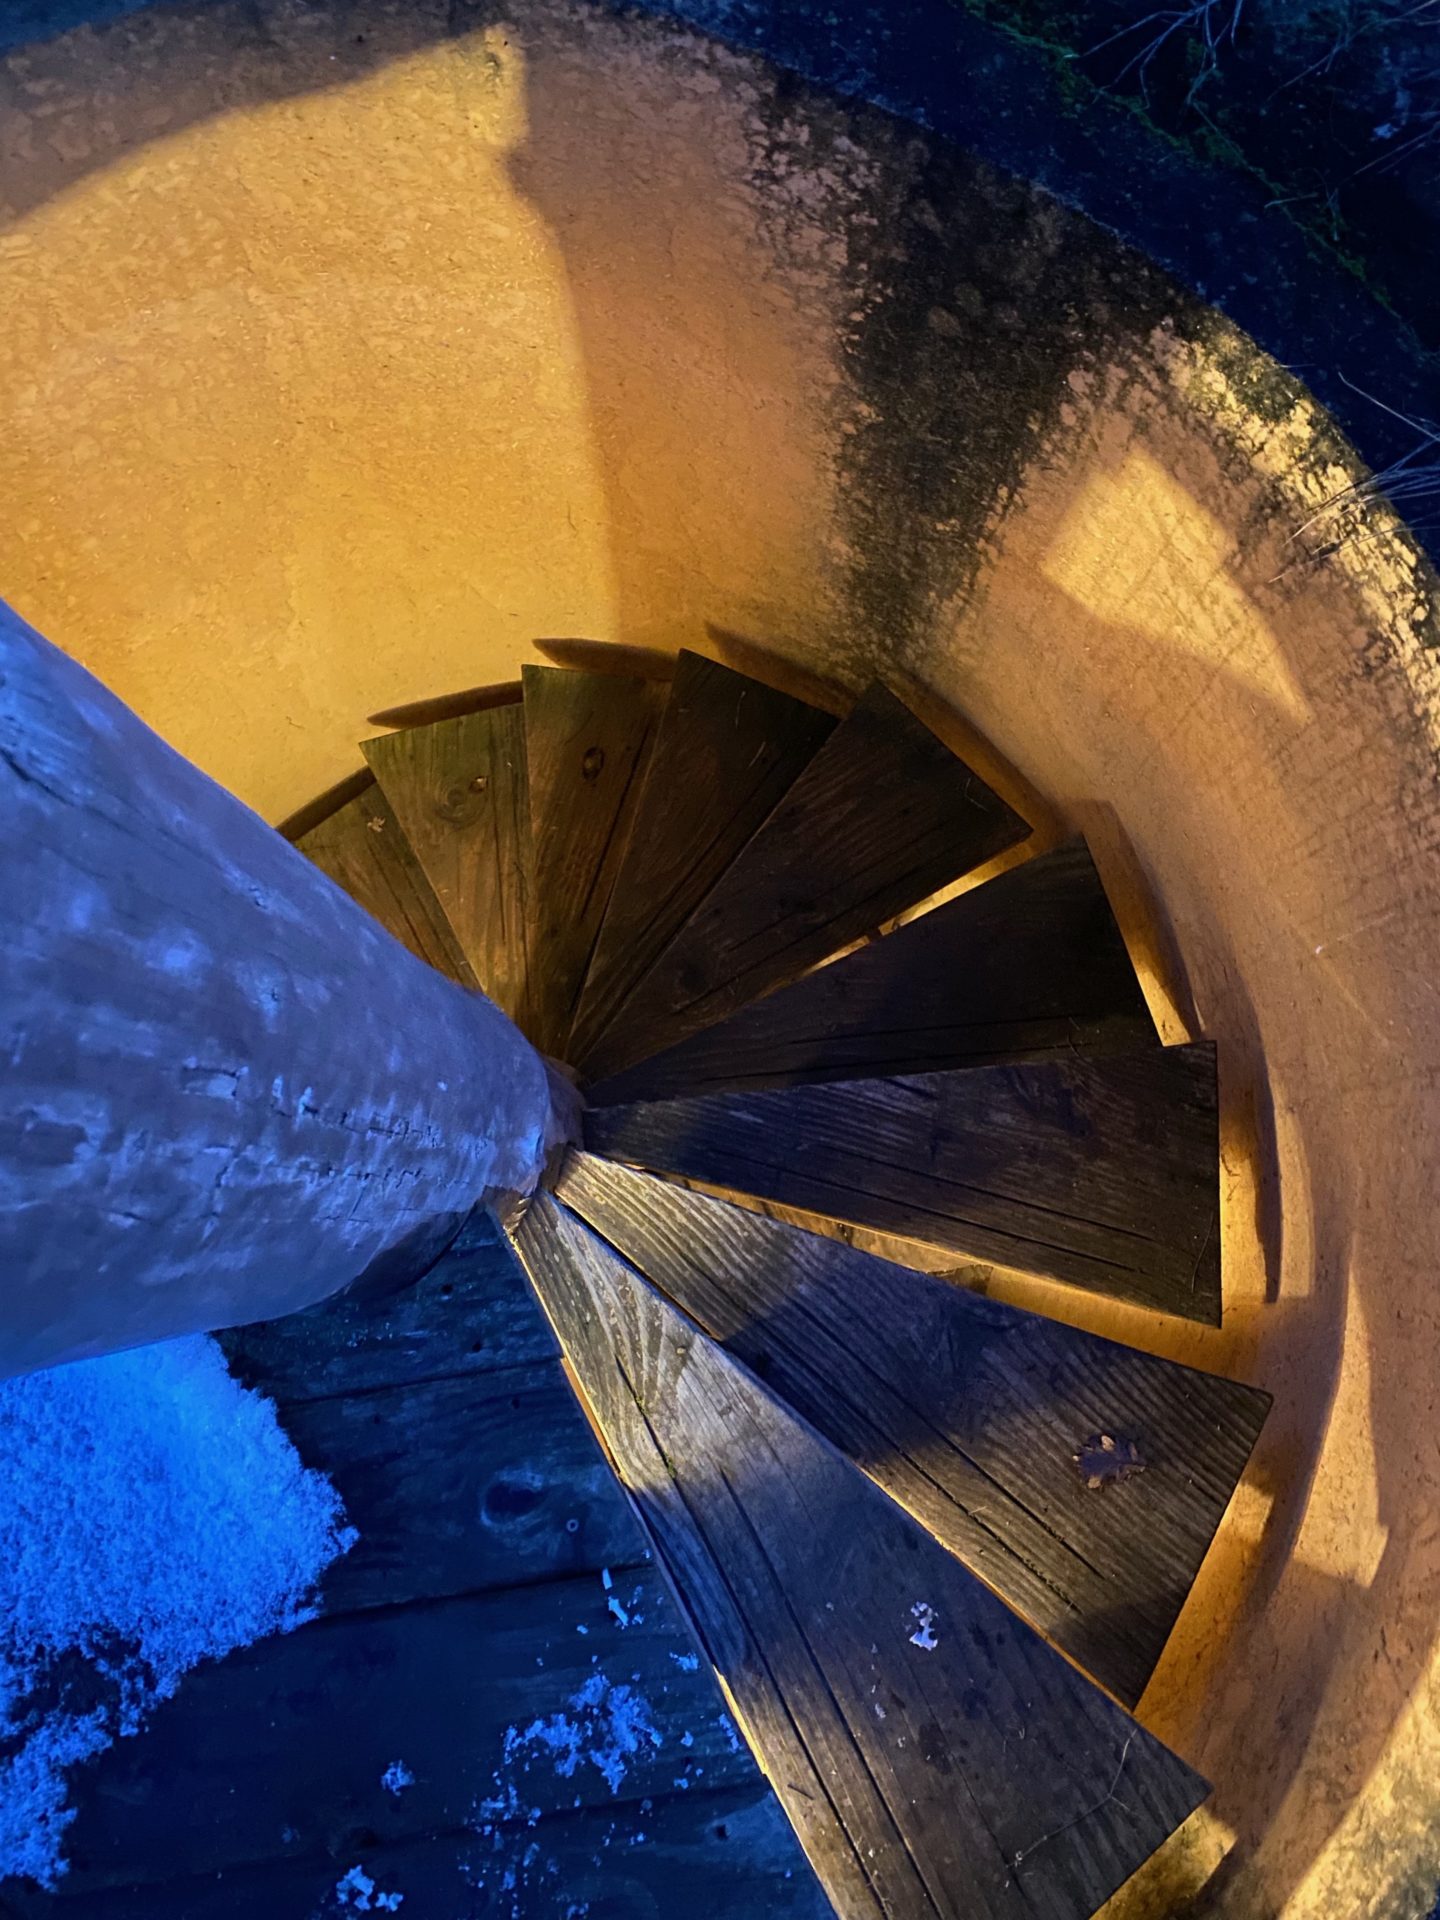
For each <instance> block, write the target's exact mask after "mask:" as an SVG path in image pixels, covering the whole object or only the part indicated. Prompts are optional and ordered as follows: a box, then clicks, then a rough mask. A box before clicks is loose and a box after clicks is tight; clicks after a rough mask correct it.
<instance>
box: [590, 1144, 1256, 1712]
mask: <svg viewBox="0 0 1440 1920" xmlns="http://www.w3.org/2000/svg"><path fill="white" fill-rule="evenodd" d="M557 1192H558V1194H559V1196H560V1198H561V1199H562V1200H563V1201H564V1202H565V1203H566V1205H567V1206H569V1207H570V1208H571V1210H572V1211H573V1212H575V1213H578V1214H580V1215H581V1216H582V1217H583V1218H584V1219H585V1220H586V1221H587V1222H588V1223H589V1224H590V1226H592V1227H593V1228H594V1229H595V1231H596V1232H597V1233H599V1234H600V1235H602V1237H603V1238H604V1239H605V1240H607V1241H608V1242H609V1243H610V1245H611V1246H613V1247H614V1248H615V1249H616V1250H617V1252H619V1253H620V1254H621V1255H622V1256H623V1257H624V1258H625V1259H626V1260H627V1261H629V1263H630V1264H631V1265H632V1266H634V1267H636V1268H638V1269H639V1271H640V1272H641V1273H643V1274H644V1275H645V1277H646V1278H647V1279H648V1280H651V1281H653V1282H654V1284H655V1285H656V1286H657V1287H659V1288H660V1289H661V1290H662V1291H663V1292H664V1293H665V1294H666V1296H667V1297H668V1298H669V1299H671V1300H673V1301H674V1302H675V1304H676V1306H678V1307H680V1308H681V1309H682V1310H683V1311H684V1312H685V1313H686V1314H688V1315H689V1317H690V1318H691V1319H692V1320H694V1321H695V1322H696V1323H697V1324H698V1325H699V1326H701V1327H703V1328H704V1329H705V1331H706V1332H707V1333H708V1334H710V1335H711V1337H712V1338H713V1339H716V1340H719V1341H720V1342H721V1343H722V1344H723V1345H724V1346H725V1348H726V1349H727V1351H728V1352H730V1353H733V1354H734V1355H735V1356H736V1358H737V1359H739V1360H742V1361H743V1362H744V1363H745V1365H746V1366H748V1367H749V1368H750V1370H751V1371H752V1372H753V1373H755V1374H757V1375H758V1376H759V1377H760V1378H761V1379H762V1380H763V1381H764V1382H765V1384H766V1385H767V1386H768V1387H769V1388H770V1389H771V1390H772V1391H773V1392H774V1393H775V1394H776V1395H777V1396H778V1397H779V1398H780V1399H782V1400H783V1401H785V1402H786V1404H787V1405H789V1406H791V1407H793V1408H794V1409H795V1411H796V1412H797V1413H799V1414H801V1415H802V1416H803V1417H804V1418H805V1419H807V1420H808V1421H809V1422H810V1423H811V1425H812V1426H814V1427H816V1428H818V1429H819V1431H820V1432H821V1433H823V1434H824V1435H825V1437H826V1438H827V1439H828V1440H830V1441H831V1442H832V1443H833V1444H834V1445H835V1446H837V1447H838V1448H839V1449H840V1451H841V1452H842V1453H844V1454H845V1455H846V1456H847V1457H848V1458H849V1459H851V1460H853V1461H854V1462H855V1463H856V1465H857V1466H859V1467H861V1468H862V1469H863V1470H864V1471H865V1472H866V1473H867V1474H869V1476H870V1477H871V1479H873V1480H874V1481H875V1482H876V1484H877V1485H878V1486H880V1487H883V1488H884V1490H885V1491H886V1492H887V1493H888V1494H890V1495H891V1497H892V1498H893V1499H895V1500H898V1501H899V1502H900V1504H901V1505H902V1506H903V1507H905V1508H906V1509H907V1510H908V1511H909V1512H910V1513H913V1514H914V1515H915V1516H916V1518H917V1519H919V1520H920V1521H921V1522H922V1523H923V1524H924V1525H925V1526H926V1527H927V1528H928V1529H929V1531H930V1532H931V1533H933V1534H934V1535H935V1537H936V1539H937V1540H939V1541H940V1542H941V1544H942V1545H944V1546H946V1547H948V1548H949V1549H950V1550H951V1552H952V1553H954V1554H956V1555H957V1556H958V1557H959V1558H960V1559H961V1560H963V1561H964V1563H965V1565H966V1566H968V1567H969V1568H970V1569H971V1571H972V1572H973V1573H977V1574H979V1575H980V1577H981V1578H982V1579H983V1580H985V1582H986V1583H987V1584H988V1585H989V1586H991V1587H993V1588H994V1589H995V1591H996V1592H997V1593H998V1594H1000V1596H1001V1597H1002V1598H1003V1599H1005V1600H1007V1601H1008V1602H1009V1603H1010V1604H1011V1605H1012V1606H1013V1607H1015V1608H1016V1609H1017V1610H1018V1611H1019V1612H1020V1613H1022V1614H1023V1615H1024V1616H1025V1618H1026V1619H1028V1620H1030V1621H1031V1622H1032V1623H1033V1624H1034V1625H1035V1626H1036V1627H1038V1628H1039V1629H1040V1631H1041V1632H1042V1633H1044V1634H1045V1635H1046V1637H1047V1638H1048V1639H1050V1640H1051V1641H1053V1642H1054V1644H1055V1645H1056V1646H1058V1647H1061V1648H1063V1649H1064V1651H1065V1652H1066V1653H1068V1654H1069V1655H1070V1656H1071V1658H1072V1659H1074V1660H1077V1661H1078V1662H1079V1663H1080V1664H1081V1665H1082V1666H1084V1667H1086V1668H1087V1669H1088V1670H1089V1671H1090V1672H1091V1673H1093V1674H1094V1675H1095V1677H1096V1678H1097V1679H1098V1680H1100V1681H1102V1682H1103V1683H1104V1684H1105V1685H1106V1686H1107V1687H1108V1688H1109V1689H1110V1691H1111V1692H1112V1693H1114V1694H1116V1695H1117V1696H1118V1697H1119V1698H1120V1699H1121V1700H1123V1701H1124V1702H1125V1703H1126V1704H1127V1705H1130V1706H1133V1705H1134V1704H1135V1702H1136V1701H1137V1700H1138V1699H1139V1697H1140V1695H1141V1693H1142V1692H1143V1691H1144V1688H1145V1685H1146V1682H1147V1681H1148V1680H1149V1678H1150V1675H1151V1673H1152V1671H1153V1670H1154V1666H1155V1663H1156V1661H1157V1660H1158V1659H1159V1657H1160V1653H1161V1651H1162V1649H1163V1647H1164V1645H1165V1642H1166V1640H1167V1638H1168V1637H1169V1634H1170V1630H1171V1628H1172V1627H1173V1626H1174V1624H1175V1620H1176V1617H1177V1616H1178V1614H1179V1612H1180V1608H1181V1607H1182V1606H1183V1604H1184V1602H1185V1597H1186V1595H1187V1594H1188V1593H1189V1591H1190V1587H1191V1585H1192V1583H1193V1581H1194V1579H1195V1575H1196V1573H1197V1572H1198V1571H1199V1568H1200V1563H1201V1561H1202V1560H1203V1558H1204V1556H1205V1552H1206V1549H1207V1548H1208V1547H1209V1544H1210V1541H1211V1539H1212V1537H1213V1535H1214V1533H1215V1529H1216V1527H1217V1526H1218V1525H1219V1523H1220V1520H1221V1517H1222V1515H1223V1514H1224V1512H1225V1508H1226V1506H1227V1504H1228V1502H1229V1500H1230V1496H1231V1494H1232V1493H1233V1492H1234V1489H1235V1485H1236V1482H1237V1481H1238V1480H1239V1478H1240V1475H1241V1473H1242V1472H1243V1471H1244V1468H1245V1463H1246V1461H1247V1459H1248V1458H1249V1455H1250V1451H1251V1448H1252V1447H1253V1446H1254V1444H1255V1440H1256V1437H1257V1436H1258V1434H1259V1431H1260V1428H1261V1425H1262V1423H1263V1421H1264V1419H1265V1414H1266V1411H1267V1409H1268V1407H1269V1404H1270V1396H1269V1395H1268V1394H1266V1393H1262V1392H1260V1391H1259V1390H1258V1389H1256V1388H1253V1387H1247V1386H1243V1385H1241V1384H1240V1383H1239V1382H1238V1381H1234V1380H1224V1379H1219V1378H1217V1377H1216V1376H1214V1375H1212V1374H1205V1373H1197V1372H1196V1371H1194V1369H1192V1368H1190V1367H1182V1366H1177V1365H1175V1364H1174V1363H1173V1362H1171V1361H1168V1360H1162V1359H1158V1358H1156V1357H1155V1356H1154V1355H1152V1354H1147V1353H1140V1352H1138V1351H1136V1350H1134V1349H1133V1348H1129V1347H1123V1346H1120V1345H1118V1344H1117V1343H1116V1342H1114V1341H1112V1340H1102V1339H1099V1338H1098V1337H1097V1336H1095V1335H1094V1334H1088V1333H1082V1332H1081V1331H1080V1330H1079V1329H1078V1328H1075V1327H1067V1326H1063V1325H1061V1324H1059V1323H1058V1322H1056V1321H1051V1320H1045V1319H1042V1318H1040V1317H1039V1316H1038V1315H1035V1314H1030V1313H1024V1312H1021V1311H1020V1310H1019V1309H1018V1308H1016V1307H1008V1306H1004V1305H1002V1304H1001V1303H1000V1302H998V1301H993V1300H985V1299H982V1298H981V1297H980V1296H979V1295H978V1294H973V1293H967V1292H965V1291H964V1290H963V1289H961V1288H959V1287H955V1286H952V1285H950V1284H949V1283H948V1282H947V1281H945V1280H943V1279H938V1278H936V1277H934V1276H932V1275H930V1274H923V1273H915V1272H913V1271H911V1270H910V1269H908V1268H905V1267H897V1266H893V1265H892V1264H890V1263H889V1262H888V1261H884V1260H877V1259H875V1258H873V1257H872V1256H871V1255H869V1254H865V1253H858V1252H856V1251H855V1250H854V1249H853V1248H851V1247H847V1246H843V1245H841V1244H840V1243H839V1242H838V1241H834V1240H828V1239H821V1238H819V1237H817V1236H816V1235H814V1234H810V1233H805V1232H803V1231H801V1230H800V1229H799V1228H797V1227H791V1226H782V1225H780V1224H779V1223H777V1222H775V1221H772V1220H766V1219H763V1218H761V1217H759V1216H757V1215H755V1214H750V1213H744V1212H742V1211H741V1210H740V1209H739V1208H737V1207H732V1206H727V1205H726V1204H725V1203H724V1202H723V1201H719V1200H713V1199H709V1198H706V1197H704V1196H702V1195H700V1194H695V1193H687V1192H685V1191H683V1190H682V1189H680V1188H676V1187H672V1186H668V1185H667V1184H666V1183H665V1182H663V1181H659V1180H655V1179H653V1178H651V1177H650V1176H649V1175H646V1174H642V1173H634V1172H631V1171H629V1170H628V1169H626V1168H622V1167H617V1166H614V1165H612V1164H611V1163H610V1162H608V1161H603V1160H596V1159H594V1158H593V1157H591V1156H590V1155H588V1154H576V1155H573V1156H572V1158H571V1160H570V1162H569V1164H568V1165H567V1167H566V1169H565V1172H564V1175H563V1177H562V1179H561V1181H560V1183H559V1186H558V1188H557ZM1106 1439H1108V1440H1110V1442H1111V1443H1112V1444H1111V1447H1110V1448H1106V1447H1105V1445H1104V1442H1105V1441H1106ZM1109 1454H1113V1459H1107V1455H1109ZM1107 1473H1108V1474H1110V1475H1112V1476H1113V1479H1112V1480H1111V1482H1110V1483H1109V1484H1106V1483H1105V1482H1104V1476H1105V1475H1106V1474H1107ZM1097 1476H1099V1477H1101V1484H1099V1485H1093V1484H1091V1482H1092V1480H1094V1479H1095V1478H1096V1477H1097Z"/></svg>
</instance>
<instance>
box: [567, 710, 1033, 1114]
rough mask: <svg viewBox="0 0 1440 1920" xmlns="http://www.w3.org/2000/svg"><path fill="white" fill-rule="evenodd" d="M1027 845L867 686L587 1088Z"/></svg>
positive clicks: (693, 919) (909, 719) (719, 889)
mask: <svg viewBox="0 0 1440 1920" xmlns="http://www.w3.org/2000/svg"><path fill="white" fill-rule="evenodd" d="M1029 831H1030V829H1029V827H1028V826H1027V825H1026V824H1025V822H1024V821H1023V820H1022V819H1021V818H1020V816H1019V815H1018V814H1017V813H1014V812H1012V811H1011V809H1010V808H1009V807H1007V806H1006V804H1005V802H1004V801H1003V800H1001V798H1000V797H999V795H998V794H996V793H994V792H992V791H991V789H990V788H989V787H988V786H986V784H985V782H984V781H983V780H982V779H981V778H980V776H979V774H977V773H975V772H973V771H972V770H971V769H970V768H969V767H967V766H966V764H965V762H964V761H963V760H960V759H957V757H956V756H955V755H954V754H953V753H951V752H950V750H949V748H948V747H946V746H944V745H943V744H942V743H941V742H940V741H939V740H937V739H936V737H935V735H934V734H933V733H931V732H930V730H929V728H928V727H925V726H923V725H922V724H921V722H920V721H919V720H917V719H916V718H915V716H914V715H913V714H912V713H911V712H910V711H909V709H908V708H906V707H905V706H904V705H903V704H902V703H901V702H900V701H899V700H897V699H896V698H895V696H894V694H893V693H890V692H889V691H888V690H887V689H886V688H885V687H882V686H880V685H878V684H877V685H875V686H873V687H872V688H871V689H870V691H869V692H868V693H867V694H866V695H865V697H864V699H863V700H862V701H861V702H860V704H859V705H858V706H857V707H856V708H855V710H854V711H853V713H851V715H850V716H849V718H848V719H846V720H842V721H841V722H840V724H839V726H838V727H836V729H835V731H834V733H832V734H831V736H830V738H829V739H828V740H827V741H826V743H825V745H824V746H823V747H822V748H821V749H820V751H819V752H818V753H817V754H816V755H815V758H814V759H813V760H812V761H811V762H810V765H809V766H808V767H807V768H806V769H805V771H804V773H803V774H801V776H800V777H799V779H798V780H797V781H796V782H795V784H794V786H792V787H791V789H790V791H789V793H788V794H787V795H786V796H785V798H784V799H783V800H782V801H781V802H780V804H779V805H778V806H777V807H776V808H775V811H774V812H773V813H772V814H771V815H770V817H769V819H768V820H767V821H766V822H765V824H764V825H763V826H762V827H761V828H760V829H759V831H758V832H757V833H756V834H755V836H754V838H753V839H752V840H751V841H750V842H749V844H748V845H747V846H746V847H745V848H744V850H743V851H742V852H741V853H740V854H739V855H738V857H737V858H736V859H735V860H734V861H733V863H732V864H731V865H730V866H729V868H728V869H727V870H726V872H725V874H724V876H723V878H722V879H720V880H719V881H718V883H717V884H716V885H715V886H714V887H713V888H712V889H711V891H710V892H709V894H708V895H707V896H706V898H705V900H704V901H703V902H702V903H701V904H700V905H699V906H698V907H697V908H696V910H695V912H694V913H692V914H691V916H690V918H689V920H688V921H687V922H686V924H685V926H684V927H683V928H682V929H681V930H680V932H679V934H678V935H677V936H676V938H675V939H674V940H673V941H672V942H671V944H670V945H669V946H668V947H667V948H666V950H665V951H664V952H663V953H662V954H661V955H660V957H659V959H658V960H657V961H656V963H655V965H654V966H653V967H652V968H651V970H650V971H649V973H648V974H647V975H646V976H645V978H644V979H643V980H642V981H641V982H640V984H639V986H638V987H637V988H636V989H635V992H634V993H633V994H632V995H631V997H630V999H629V1000H628V1002H627V1003H626V1005H625V1008H624V1011H623V1012H622V1013H621V1014H620V1016H619V1018H618V1019H617V1020H616V1021H615V1023H614V1024H613V1025H612V1026H611V1028H610V1029H609V1030H608V1031H607V1033H606V1034H605V1035H604V1037H603V1039H602V1040H601V1041H600V1043H599V1044H598V1046H596V1047H595V1048H594V1049H593V1051H592V1052H591V1053H590V1054H588V1055H587V1056H586V1059H585V1061H584V1062H583V1065H584V1068H585V1071H586V1073H587V1075H588V1076H589V1077H590V1078H591V1079H596V1080H598V1079H603V1078H604V1077H605V1076H606V1075H608V1074H611V1073H616V1072H618V1071H619V1070H620V1069H621V1068H622V1067H626V1066H630V1065H633V1063H634V1062H635V1061H637V1060H639V1059H645V1058H648V1057H649V1056H650V1055H652V1054H654V1053H657V1052H659V1051H660V1049H661V1048H662V1047H667V1046H673V1045H674V1044H675V1043H676V1042H677V1041H679V1040H682V1039H684V1038H685V1037H686V1035H687V1034H691V1033H695V1032H698V1031H699V1030H701V1029H702V1028H705V1027H710V1026H714V1025H715V1023H716V1022H717V1021H719V1020H723V1019H724V1018H725V1017H726V1016H727V1015H728V1014H731V1013H734V1012H735V1011H736V1009H737V1008H739V1007H742V1006H744V1005H745V1003H746V1002H747V1001H749V1000H755V999H758V998H759V996H760V995H761V994H765V993H769V992H770V991H771V989H772V988H774V987H777V986H780V985H782V984H784V983H785V982H786V981H789V980H794V979H795V978H797V976H798V975H800V974H801V973H803V972H805V971H806V969H807V968H809V967H811V966H813V965H815V964H816V962H818V961H821V960H824V959H827V958H828V957H829V956H830V955H831V954H832V953H836V952H838V951H839V949H840V948H841V947H844V946H848V945H849V943H850V942H851V941H852V940H856V939H858V938H859V937H860V936H861V935H862V934H866V933H871V932H873V931H874V930H875V929H876V928H877V927H879V926H881V925H882V924H883V923H884V922H885V921H886V920H888V919H890V918H891V917H892V916H893V915H894V914H897V913H901V912H903V911H904V909H905V908H906V907H911V906H914V905H915V904H916V902H917V901H920V900H923V899H924V898H925V896H926V895H927V894H930V893H934V892H935V891H936V889H937V888H939V887H942V886H945V885H946V884H948V883H949V882H950V881H952V880H956V879H958V878H959V877H960V876H961V875H962V874H966V873H968V872H970V871H971V869H972V868H974V867H978V866H980V865H982V864H983V863H984V862H985V861H986V860H989V859H992V858H993V857H994V855H996V854H997V853H1002V852H1003V851H1004V850H1005V848H1006V847H1009V846H1013V845H1014V843H1015V842H1016V841H1017V840H1023V839H1024V837H1025V835H1026V834H1027V833H1028V832H1029Z"/></svg>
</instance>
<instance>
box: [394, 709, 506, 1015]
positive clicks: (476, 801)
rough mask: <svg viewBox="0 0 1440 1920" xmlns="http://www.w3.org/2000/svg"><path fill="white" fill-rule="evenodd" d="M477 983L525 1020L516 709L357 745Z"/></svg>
mask: <svg viewBox="0 0 1440 1920" xmlns="http://www.w3.org/2000/svg"><path fill="white" fill-rule="evenodd" d="M361 750H362V751H363V753H364V755H365V758H366V760H367V761H368V762H369V763H370V765H371V766H372V767H373V768H374V770H375V776H376V778H377V779H378V780H379V782H380V785H381V787H382V788H383V789H384V792H385V798H386V799H387V800H388V801H389V803H390V805H391V807H392V808H393V809H394V811H395V815H396V818H397V819H398V820H399V822H400V826H401V829H402V830H403V832H404V834H405V837H406V839H407V840H408V841H409V843H410V846H411V849H412V851H413V852H414V855H415V857H416V859H417V860H418V861H419V863H420V865H421V867H422V868H423V869H424V871H425V874H426V877H427V878H428V879H429V882H430V884H431V886H432V887H433V888H434V890H435V894H436V897H437V898H438V900H439V902H440V905H441V908H442V909H443V911H444V913H445V915H446V918H447V919H448V920H449V922H450V925H451V927H452V928H453V930H454V933H455V938H456V940H457V941H458V943H459V946H460V950H461V952H462V953H463V954H464V955H465V958H466V960H467V961H468V962H469V963H470V966H471V968H472V969H473V971H474V974H475V978H476V979H477V980H478V981H479V983H480V985H481V987H483V989H484V990H485V992H486V993H487V994H488V995H489V996H490V998H491V999H492V1000H493V1001H494V1002H495V1003H496V1005H497V1006H499V1007H502V1008H503V1009H504V1011H505V1012H506V1013H508V1014H510V1015H511V1017H512V1018H515V1019H518V1020H520V1021H521V1024H522V1025H523V1024H524V1015H525V1013H526V1008H527V997H526V981H527V975H528V970H529V961H528V953H527V941H526V907H525V877H526V874H527V872H528V870H529V865H530V800H529V787H528V782H527V775H526V768H525V715H524V709H523V707H522V706H516V705H511V706H502V707H491V708H488V709H486V710H485V711H483V712H481V713H470V714H465V715H462V716H461V717H459V718H457V719H453V720H440V721H436V722H435V723H434V724H433V725H432V726H428V727H412V728H410V729H409V730H408V731H406V732H404V733H389V734H382V735H380V736H379V737H378V738H377V739H374V740H365V741H362V742H361Z"/></svg>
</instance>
